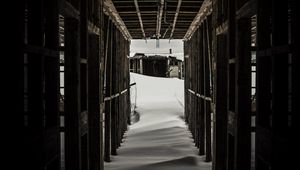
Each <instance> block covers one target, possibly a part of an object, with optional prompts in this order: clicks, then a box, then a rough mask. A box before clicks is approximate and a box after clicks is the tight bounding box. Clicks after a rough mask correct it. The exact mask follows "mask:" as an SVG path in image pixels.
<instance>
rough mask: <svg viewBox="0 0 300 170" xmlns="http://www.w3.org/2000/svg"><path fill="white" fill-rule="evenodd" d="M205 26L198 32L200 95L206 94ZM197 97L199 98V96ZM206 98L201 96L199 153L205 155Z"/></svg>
mask: <svg viewBox="0 0 300 170" xmlns="http://www.w3.org/2000/svg"><path fill="white" fill-rule="evenodd" d="M203 31H204V27H203V25H201V26H200V27H199V29H198V34H199V44H198V47H199V56H198V58H199V59H198V60H199V65H198V67H199V77H197V79H199V82H200V83H199V91H198V93H199V94H200V95H202V96H203V95H204V74H203V73H204V72H203V71H204V67H203V65H204V64H203V58H204V50H205V48H204V44H205V42H204V34H203ZM197 98H199V97H198V96H197ZM204 103H205V102H204V99H203V98H199V105H200V108H199V155H204V154H205V119H204V118H205V117H204V114H205V113H204Z"/></svg>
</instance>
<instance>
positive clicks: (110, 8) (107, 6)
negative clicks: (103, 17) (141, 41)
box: [104, 0, 132, 40]
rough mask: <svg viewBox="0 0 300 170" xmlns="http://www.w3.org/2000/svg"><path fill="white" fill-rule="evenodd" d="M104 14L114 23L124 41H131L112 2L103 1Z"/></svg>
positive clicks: (109, 0)
mask: <svg viewBox="0 0 300 170" xmlns="http://www.w3.org/2000/svg"><path fill="white" fill-rule="evenodd" d="M104 12H105V13H106V14H107V15H109V16H110V18H111V19H112V21H113V22H114V23H115V25H116V26H117V28H118V29H119V30H120V31H121V33H122V34H123V36H124V37H125V39H127V40H130V39H132V37H131V35H130V33H129V31H128V29H127V27H126V25H125V24H124V22H123V20H122V18H121V17H120V15H119V14H118V12H117V10H116V8H115V6H114V4H113V2H112V1H111V0H105V1H104Z"/></svg>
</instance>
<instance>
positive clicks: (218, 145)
mask: <svg viewBox="0 0 300 170" xmlns="http://www.w3.org/2000/svg"><path fill="white" fill-rule="evenodd" d="M216 43H217V44H216V47H217V52H216V53H217V54H216V61H215V62H216V63H215V65H216V68H217V69H216V70H215V73H216V74H215V77H214V78H215V80H214V81H215V83H214V84H215V89H216V91H215V95H216V96H215V115H214V116H215V122H214V123H215V124H214V144H215V145H214V166H213V168H214V170H226V161H224V160H226V155H227V149H226V148H227V97H224V96H227V91H226V90H224V89H227V81H228V79H227V77H228V75H227V70H228V69H227V66H228V64H227V61H228V59H227V55H224V54H225V49H226V35H224V34H221V35H218V36H217V37H216Z"/></svg>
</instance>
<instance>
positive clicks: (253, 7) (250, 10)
mask: <svg viewBox="0 0 300 170" xmlns="http://www.w3.org/2000/svg"><path fill="white" fill-rule="evenodd" d="M256 13H257V0H249V1H248V2H246V3H245V4H244V5H243V6H242V7H241V8H240V9H238V10H237V11H236V19H240V18H246V17H251V16H253V15H256Z"/></svg>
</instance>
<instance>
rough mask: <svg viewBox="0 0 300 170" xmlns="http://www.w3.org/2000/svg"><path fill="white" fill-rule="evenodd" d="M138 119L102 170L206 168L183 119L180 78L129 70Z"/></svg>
mask: <svg viewBox="0 0 300 170" xmlns="http://www.w3.org/2000/svg"><path fill="white" fill-rule="evenodd" d="M131 81H133V82H136V90H137V91H136V95H137V103H136V104H137V108H136V111H137V112H138V113H139V114H140V120H139V121H138V122H137V123H135V124H133V125H131V126H130V127H129V131H128V132H127V133H126V134H125V137H124V140H123V143H122V145H121V147H120V148H119V149H118V155H117V156H112V158H111V159H112V162H109V163H105V170H182V169H189V170H196V169H197V170H199V169H201V170H209V169H211V163H207V162H204V158H205V157H203V156H199V155H198V149H197V148H196V147H195V146H194V145H195V144H194V143H193V139H192V137H191V133H190V132H189V131H188V130H187V126H186V124H185V123H184V121H183V119H182V118H183V96H184V88H183V87H184V82H183V80H180V79H177V78H158V77H150V76H144V75H139V74H135V73H131Z"/></svg>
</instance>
